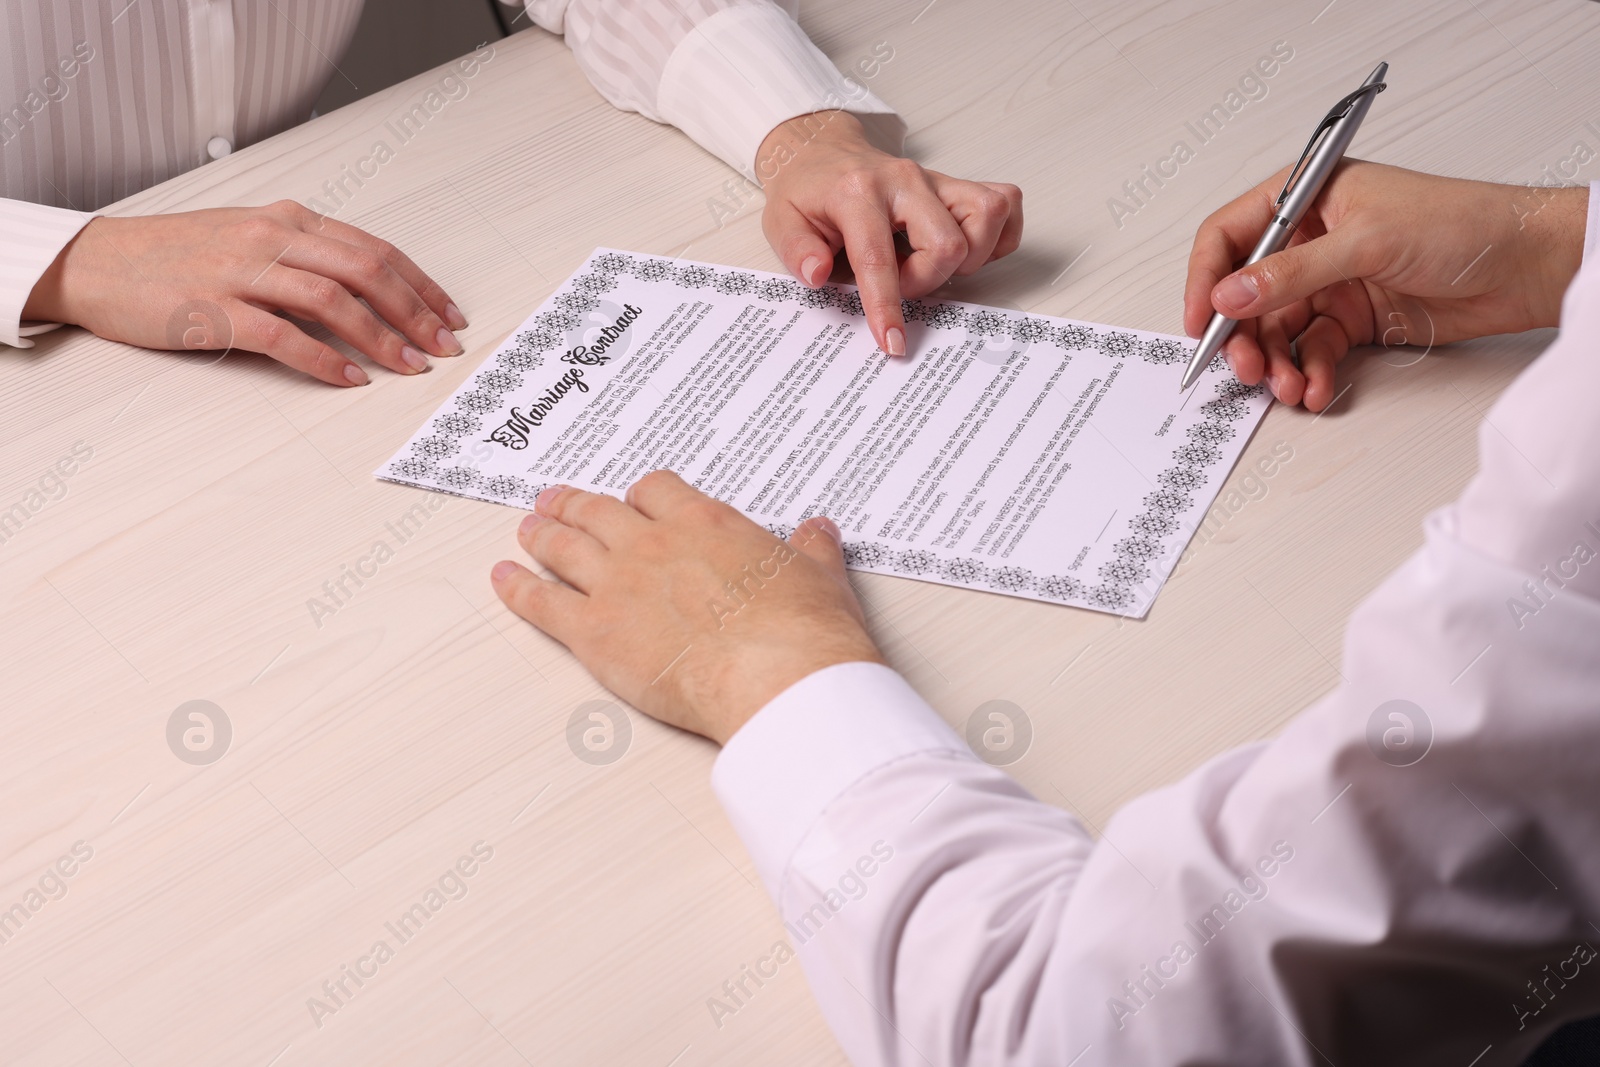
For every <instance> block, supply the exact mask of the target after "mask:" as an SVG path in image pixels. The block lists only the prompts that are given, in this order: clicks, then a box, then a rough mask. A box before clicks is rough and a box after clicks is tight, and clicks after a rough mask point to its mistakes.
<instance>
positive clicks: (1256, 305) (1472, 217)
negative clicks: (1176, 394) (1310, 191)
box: [1183, 159, 1589, 411]
mask: <svg viewBox="0 0 1600 1067" xmlns="http://www.w3.org/2000/svg"><path fill="white" fill-rule="evenodd" d="M1286 174H1287V171H1280V172H1278V173H1277V174H1276V175H1274V176H1273V177H1272V178H1270V179H1268V180H1267V181H1266V182H1263V183H1262V184H1261V185H1259V186H1257V187H1256V188H1255V189H1253V190H1251V191H1250V192H1248V193H1246V194H1245V195H1243V196H1241V197H1239V198H1238V199H1237V200H1235V201H1233V202H1232V203H1230V204H1228V205H1227V206H1225V207H1223V208H1222V209H1221V210H1219V211H1217V212H1216V213H1215V214H1213V215H1212V216H1211V217H1210V218H1208V219H1206V221H1205V222H1204V223H1202V224H1201V226H1200V231H1199V233H1198V234H1196V236H1195V241H1194V248H1193V250H1192V251H1191V252H1190V254H1189V280H1188V284H1187V285H1186V286H1185V289H1184V302H1183V303H1184V308H1183V312H1184V314H1183V322H1184V327H1185V329H1187V330H1188V332H1189V334H1190V336H1192V337H1198V336H1200V334H1201V333H1202V332H1203V331H1204V329H1205V326H1206V322H1207V320H1209V319H1210V317H1211V314H1212V312H1213V311H1220V312H1222V313H1223V314H1225V315H1227V316H1228V317H1229V318H1233V319H1239V320H1241V321H1240V323H1239V325H1238V327H1236V328H1235V330H1234V331H1233V335H1232V336H1231V337H1230V338H1229V340H1228V342H1227V344H1226V345H1225V346H1224V347H1223V352H1224V354H1225V355H1226V356H1227V359H1228V363H1229V364H1230V365H1231V366H1232V367H1233V371H1234V373H1235V374H1236V375H1237V376H1238V377H1239V380H1240V381H1242V382H1244V383H1245V384H1247V385H1254V384H1255V383H1256V382H1258V381H1261V380H1262V379H1263V378H1265V379H1266V381H1267V384H1268V386H1269V387H1270V388H1271V389H1272V392H1273V395H1275V396H1276V397H1277V398H1278V399H1279V400H1281V401H1283V402H1284V403H1286V404H1297V403H1300V402H1301V401H1302V400H1303V401H1304V403H1305V406H1306V407H1307V408H1308V409H1310V410H1312V411H1321V410H1323V409H1324V408H1326V407H1327V406H1328V404H1330V403H1331V402H1332V401H1333V398H1334V395H1335V394H1334V365H1335V364H1337V363H1338V362H1339V360H1341V359H1342V358H1344V355H1345V353H1346V352H1348V351H1349V350H1350V348H1351V347H1352V346H1354V345H1364V344H1383V345H1385V346H1391V345H1402V344H1405V345H1435V344H1446V343H1448V342H1450V341H1460V340H1465V339H1467V338H1470V337H1481V336H1483V335H1485V334H1494V333H1512V332H1515V331H1518V330H1528V329H1533V328H1534V327H1538V326H1554V325H1556V324H1557V321H1558V319H1559V316H1560V311H1561V297H1562V294H1563V293H1564V292H1565V291H1566V288H1567V283H1568V282H1570V281H1571V280H1572V277H1573V275H1574V274H1576V273H1577V270H1578V266H1579V264H1580V262H1581V261H1582V259H1583V236H1584V224H1585V219H1586V217H1587V210H1588V197H1589V192H1588V189H1586V188H1547V187H1526V186H1517V185H1493V184H1490V183H1488V182H1475V181H1464V180H1461V179H1457V178H1440V177H1435V176H1433V175H1429V174H1420V173H1418V172H1416V171H1409V170H1402V169H1401V168H1399V167H1389V166H1384V165H1382V164H1378V163H1368V162H1364V161H1362V160H1354V159H1352V160H1346V161H1345V162H1344V163H1342V164H1340V166H1339V168H1338V169H1337V170H1336V171H1334V174H1333V177H1332V178H1330V179H1329V181H1328V184H1327V186H1326V187H1324V188H1323V190H1322V193H1321V195H1320V196H1319V197H1318V198H1317V202H1316V203H1315V204H1314V205H1313V206H1312V208H1311V210H1310V211H1309V212H1307V213H1306V217H1305V218H1304V220H1302V222H1301V223H1300V226H1299V228H1298V232H1297V233H1296V235H1295V237H1294V239H1293V240H1292V241H1291V242H1290V245H1289V247H1288V248H1286V249H1284V250H1283V251H1282V252H1278V253H1277V254H1275V255H1271V256H1268V257H1267V258H1266V259H1263V260H1262V261H1261V262H1259V263H1256V264H1254V265H1252V266H1250V267H1245V268H1243V269H1241V270H1237V271H1236V270H1235V268H1236V267H1237V266H1238V265H1239V264H1240V263H1241V262H1242V261H1243V260H1244V258H1245V257H1246V256H1248V255H1249V254H1250V250H1251V248H1253V247H1254V246H1255V243H1256V241H1257V240H1258V239H1259V238H1260V236H1261V233H1262V231H1263V230H1265V228H1266V226H1267V223H1268V222H1269V221H1270V220H1271V218H1272V202H1273V200H1274V199H1275V198H1276V197H1277V194H1278V190H1279V189H1281V188H1282V186H1283V182H1284V178H1285V177H1286ZM1291 343H1294V344H1295V350H1296V351H1297V352H1298V354H1299V365H1298V366H1297V365H1296V363H1295V359H1294V356H1293V355H1291V352H1290V347H1289V346H1290V344H1291Z"/></svg>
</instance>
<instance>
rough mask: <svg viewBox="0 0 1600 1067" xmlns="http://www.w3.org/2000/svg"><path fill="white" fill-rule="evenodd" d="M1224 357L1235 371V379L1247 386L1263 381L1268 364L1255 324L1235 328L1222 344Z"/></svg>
mask: <svg viewBox="0 0 1600 1067" xmlns="http://www.w3.org/2000/svg"><path fill="white" fill-rule="evenodd" d="M1222 355H1223V357H1224V358H1225V359H1226V360H1227V361H1228V366H1229V367H1231V368H1232V369H1233V375H1234V377H1235V378H1238V379H1239V380H1240V381H1241V382H1243V383H1244V384H1245V385H1254V384H1256V383H1257V382H1259V381H1260V380H1261V375H1262V374H1263V373H1264V371H1265V369H1266V365H1267V362H1266V357H1264V356H1263V355H1262V353H1261V345H1260V343H1259V342H1258V341H1257V339H1256V326H1255V323H1253V322H1241V323H1239V325H1237V326H1235V327H1234V328H1233V333H1231V334H1229V335H1228V339H1227V340H1226V341H1224V342H1223V343H1222Z"/></svg>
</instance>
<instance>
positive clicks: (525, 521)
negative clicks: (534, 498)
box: [517, 511, 544, 536]
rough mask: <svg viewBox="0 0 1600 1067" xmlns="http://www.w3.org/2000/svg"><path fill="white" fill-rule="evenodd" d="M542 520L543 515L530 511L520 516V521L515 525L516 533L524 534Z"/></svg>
mask: <svg viewBox="0 0 1600 1067" xmlns="http://www.w3.org/2000/svg"><path fill="white" fill-rule="evenodd" d="M543 521H544V516H543V515H535V514H534V513H533V512H531V511H530V512H528V513H527V514H526V515H524V516H523V517H522V522H521V523H520V524H519V525H518V526H517V533H519V534H522V535H524V536H526V535H527V533H528V531H529V530H531V529H533V528H534V527H535V526H537V525H539V524H540V523H541V522H543Z"/></svg>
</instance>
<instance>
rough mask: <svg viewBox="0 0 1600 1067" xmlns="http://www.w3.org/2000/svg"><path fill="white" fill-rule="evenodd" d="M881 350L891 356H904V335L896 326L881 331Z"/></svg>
mask: <svg viewBox="0 0 1600 1067" xmlns="http://www.w3.org/2000/svg"><path fill="white" fill-rule="evenodd" d="M883 350H884V351H885V352H887V353H889V354H890V355H891V356H903V355H905V354H906V333H905V331H904V330H902V329H901V328H900V327H898V326H891V327H889V328H888V329H887V330H885V331H883Z"/></svg>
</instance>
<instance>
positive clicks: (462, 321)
mask: <svg viewBox="0 0 1600 1067" xmlns="http://www.w3.org/2000/svg"><path fill="white" fill-rule="evenodd" d="M444 321H445V322H446V323H447V324H448V325H449V327H450V328H451V329H452V330H465V329H466V328H467V317H466V316H465V315H463V314H461V309H460V308H458V307H456V306H455V305H454V304H446V305H445V306H444Z"/></svg>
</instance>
